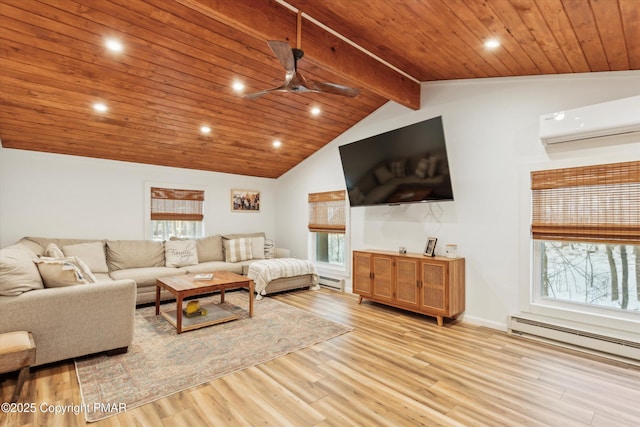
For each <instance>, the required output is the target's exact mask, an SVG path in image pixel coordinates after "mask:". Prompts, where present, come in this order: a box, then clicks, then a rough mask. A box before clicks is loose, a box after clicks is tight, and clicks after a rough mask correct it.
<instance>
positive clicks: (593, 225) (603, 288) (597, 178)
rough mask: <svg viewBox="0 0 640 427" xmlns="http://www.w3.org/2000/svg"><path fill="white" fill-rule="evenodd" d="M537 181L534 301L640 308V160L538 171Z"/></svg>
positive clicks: (533, 227) (623, 309)
mask: <svg viewBox="0 0 640 427" xmlns="http://www.w3.org/2000/svg"><path fill="white" fill-rule="evenodd" d="M531 184H532V223H531V231H532V236H533V239H534V241H535V245H534V265H535V266H536V268H535V272H536V273H535V276H534V292H533V300H534V302H535V301H537V302H545V303H547V304H558V305H570V306H573V307H574V308H576V307H578V309H579V310H581V311H589V310H590V309H593V308H596V307H597V308H605V309H607V310H609V309H610V310H616V311H618V312H637V313H640V162H625V163H616V164H609V165H597V166H586V167H579V168H567V169H556V170H547V171H536V172H532V174H531ZM580 307H581V308H580Z"/></svg>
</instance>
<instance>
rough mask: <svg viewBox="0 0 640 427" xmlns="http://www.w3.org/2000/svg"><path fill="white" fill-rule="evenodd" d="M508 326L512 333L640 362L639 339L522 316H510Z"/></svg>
mask: <svg viewBox="0 0 640 427" xmlns="http://www.w3.org/2000/svg"><path fill="white" fill-rule="evenodd" d="M508 327H509V333H510V334H514V335H521V336H524V337H530V338H538V339H544V340H551V341H555V342H556V343H560V344H569V345H571V346H572V347H577V348H578V349H586V350H591V351H597V352H599V353H602V354H603V355H605V356H606V355H613V356H619V357H623V358H626V359H632V360H635V361H639V362H640V342H638V341H630V340H626V339H622V338H615V337H611V336H607V335H603V334H601V333H594V332H589V331H586V330H581V329H578V328H574V327H568V326H561V325H557V324H553V323H550V322H545V321H540V320H533V319H528V318H526V317H520V316H510V317H509V325H508Z"/></svg>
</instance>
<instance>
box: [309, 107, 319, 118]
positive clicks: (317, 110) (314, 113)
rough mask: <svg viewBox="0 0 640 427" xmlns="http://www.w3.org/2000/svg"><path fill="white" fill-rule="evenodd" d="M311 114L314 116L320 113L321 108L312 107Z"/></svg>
mask: <svg viewBox="0 0 640 427" xmlns="http://www.w3.org/2000/svg"><path fill="white" fill-rule="evenodd" d="M311 114H312V115H314V116H317V115H318V114H320V108H318V107H313V108H312V109H311Z"/></svg>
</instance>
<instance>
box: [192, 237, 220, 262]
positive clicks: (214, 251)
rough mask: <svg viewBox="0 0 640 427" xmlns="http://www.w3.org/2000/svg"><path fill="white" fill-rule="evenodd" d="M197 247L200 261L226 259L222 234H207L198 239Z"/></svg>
mask: <svg viewBox="0 0 640 427" xmlns="http://www.w3.org/2000/svg"><path fill="white" fill-rule="evenodd" d="M196 248H197V250H198V261H200V262H208V261H224V253H223V251H222V236H221V235H219V234H216V235H215V236H207V237H204V238H202V239H198V240H196Z"/></svg>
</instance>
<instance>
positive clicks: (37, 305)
mask: <svg viewBox="0 0 640 427" xmlns="http://www.w3.org/2000/svg"><path fill="white" fill-rule="evenodd" d="M42 255H44V250H43V249H42V248H41V247H39V245H34V244H32V243H30V242H27V241H23V242H21V243H19V244H15V245H11V246H9V247H6V248H3V249H0V294H1V295H0V333H4V332H12V331H29V332H31V333H32V334H33V337H34V341H35V343H36V361H35V364H34V366H35V365H42V364H45V363H51V362H57V361H59V360H64V359H70V358H72V357H78V356H83V355H86V354H92V353H98V352H102V351H110V352H114V353H115V352H123V351H126V350H127V347H128V346H129V345H130V344H131V342H132V340H133V327H134V312H135V304H136V283H135V282H134V281H133V280H111V279H109V280H101V281H97V282H96V283H92V284H91V285H90V286H61V287H51V288H45V287H44V284H43V280H42V277H41V275H40V274H39V271H38V267H37V266H36V264H35V263H34V262H33V259H35V258H37V257H38V256H42ZM66 271H67V272H69V271H70V270H66ZM71 273H73V271H71Z"/></svg>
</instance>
